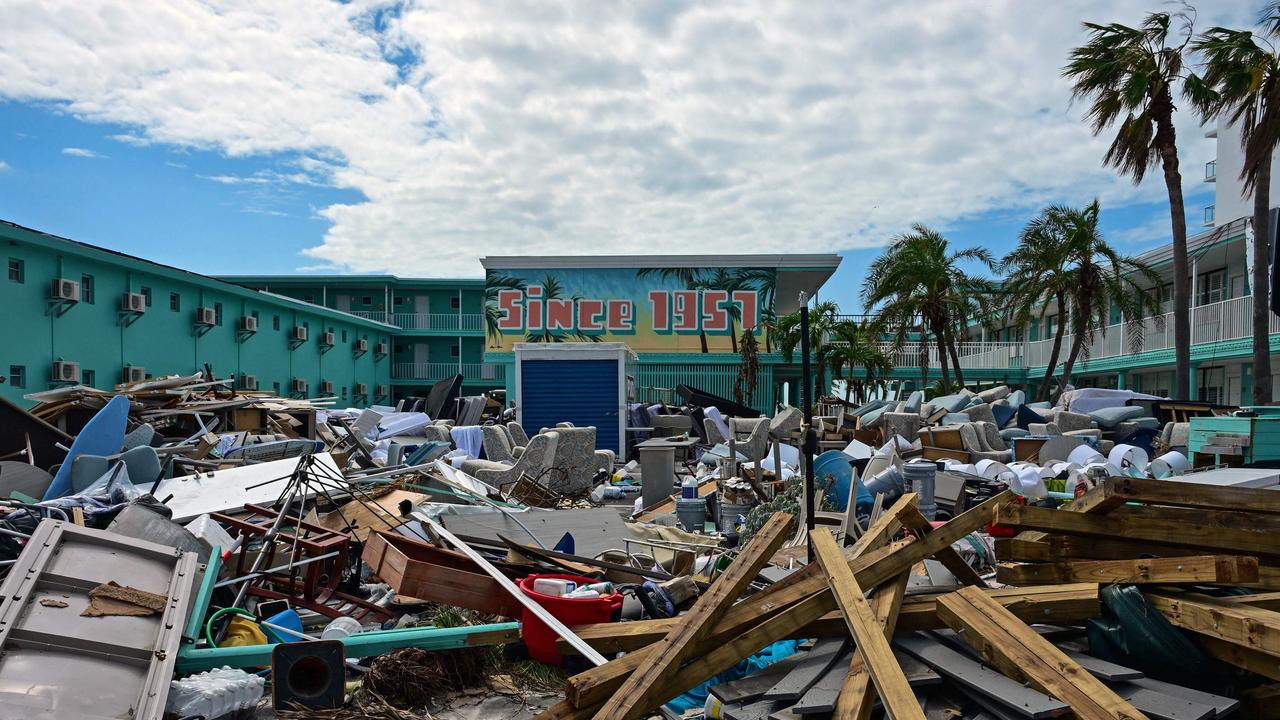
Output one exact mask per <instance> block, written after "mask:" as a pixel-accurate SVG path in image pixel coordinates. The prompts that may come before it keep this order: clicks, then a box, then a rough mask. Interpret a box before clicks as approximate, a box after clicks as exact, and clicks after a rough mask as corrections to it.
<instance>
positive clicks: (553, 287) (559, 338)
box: [525, 273, 601, 343]
mask: <svg viewBox="0 0 1280 720" xmlns="http://www.w3.org/2000/svg"><path fill="white" fill-rule="evenodd" d="M563 292H564V285H561V284H560V281H559V280H558V279H557V278H556V276H555V275H552V274H551V273H546V274H545V275H543V276H542V299H543V301H544V302H543V304H544V307H545V301H547V300H559V299H560V295H561V293H563ZM570 299H571V300H573V303H574V307H575V309H576V308H577V304H578V301H579V300H581V299H582V296H581V295H574V296H573V297H572V298H570ZM570 338H572V339H576V340H577V341H578V342H600V341H601V337H600V336H599V335H588V334H586V333H585V332H583V330H582V328H580V327H574V329H573V330H572V331H571V332H570V333H569V334H565V333H562V332H551V328H550V327H548V326H547V323H545V322H544V323H542V332H536V333H535V332H531V333H528V334H527V335H525V342H531V343H536V342H541V343H562V342H568V341H569V340H570Z"/></svg>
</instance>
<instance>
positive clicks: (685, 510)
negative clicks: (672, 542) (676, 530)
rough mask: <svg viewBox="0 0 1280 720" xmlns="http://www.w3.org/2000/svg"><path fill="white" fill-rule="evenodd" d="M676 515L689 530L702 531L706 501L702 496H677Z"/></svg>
mask: <svg viewBox="0 0 1280 720" xmlns="http://www.w3.org/2000/svg"><path fill="white" fill-rule="evenodd" d="M676 517H677V518H679V519H680V525H681V527H683V528H684V529H685V530H688V531H689V532H702V529H703V526H704V525H706V522H707V501H706V500H703V499H702V498H692V499H689V498H677V499H676Z"/></svg>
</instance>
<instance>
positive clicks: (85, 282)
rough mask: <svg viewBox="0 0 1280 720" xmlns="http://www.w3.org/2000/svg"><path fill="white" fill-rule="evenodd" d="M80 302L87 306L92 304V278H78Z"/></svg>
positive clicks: (83, 276) (90, 276) (89, 276)
mask: <svg viewBox="0 0 1280 720" xmlns="http://www.w3.org/2000/svg"><path fill="white" fill-rule="evenodd" d="M80 302H82V303H86V304H89V305H92V304H93V276H92V275H81V276H80Z"/></svg>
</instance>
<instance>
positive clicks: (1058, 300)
mask: <svg viewBox="0 0 1280 720" xmlns="http://www.w3.org/2000/svg"><path fill="white" fill-rule="evenodd" d="M1084 219H1086V216H1085V215H1084V214H1082V213H1079V212H1073V210H1072V208H1069V207H1066V206H1062V205H1052V206H1049V207H1046V208H1045V209H1043V210H1041V211H1040V214H1039V215H1037V216H1036V217H1035V218H1034V219H1032V220H1031V222H1029V223H1027V226H1026V227H1024V228H1023V229H1022V232H1021V233H1020V234H1019V235H1018V246H1017V247H1016V248H1014V249H1013V251H1012V252H1010V253H1009V255H1008V256H1006V257H1005V258H1004V260H1002V261H1001V263H1000V268H1001V270H1002V271H1003V272H1004V273H1005V280H1004V285H1003V287H1004V290H1003V292H1004V297H1005V298H1006V301H1007V303H1006V307H1007V312H1006V315H1007V317H1008V318H1009V320H1010V321H1011V324H1012V325H1013V326H1015V327H1024V326H1026V325H1027V323H1028V322H1030V321H1031V319H1032V318H1036V319H1038V321H1039V323H1040V325H1041V326H1042V327H1044V326H1045V319H1046V316H1047V315H1048V313H1049V309H1050V308H1055V309H1056V310H1057V313H1058V323H1057V324H1056V325H1055V327H1054V333H1053V349H1052V350H1051V351H1050V353H1049V362H1048V366H1047V367H1046V368H1045V373H1044V378H1042V379H1041V380H1040V387H1039V389H1038V390H1037V391H1036V393H1035V395H1034V398H1037V399H1038V398H1044V397H1048V395H1049V385H1050V382H1051V381H1052V380H1053V377H1054V373H1055V371H1056V370H1057V368H1058V360H1059V358H1061V353H1062V337H1063V335H1064V334H1065V333H1066V328H1067V322H1066V320H1067V316H1066V313H1067V296H1068V295H1069V294H1070V293H1071V291H1072V288H1073V287H1074V285H1075V283H1076V281H1077V278H1076V276H1075V273H1074V272H1072V269H1073V268H1072V267H1071V266H1070V262H1069V256H1068V251H1069V249H1070V248H1071V247H1074V246H1075V245H1077V244H1078V243H1079V242H1080V238H1078V237H1076V236H1077V235H1079V234H1081V233H1090V232H1095V231H1096V230H1097V227H1096V224H1094V225H1090V223H1088V222H1080V221H1081V220H1084Z"/></svg>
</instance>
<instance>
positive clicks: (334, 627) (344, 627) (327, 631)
mask: <svg viewBox="0 0 1280 720" xmlns="http://www.w3.org/2000/svg"><path fill="white" fill-rule="evenodd" d="M358 632H360V621H359V620H356V619H355V618H349V617H340V618H334V619H333V621H332V622H330V623H329V624H328V625H325V626H324V631H323V632H321V633H320V639H321V640H341V639H342V638H344V637H347V636H349V635H355V634H356V633H358Z"/></svg>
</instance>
